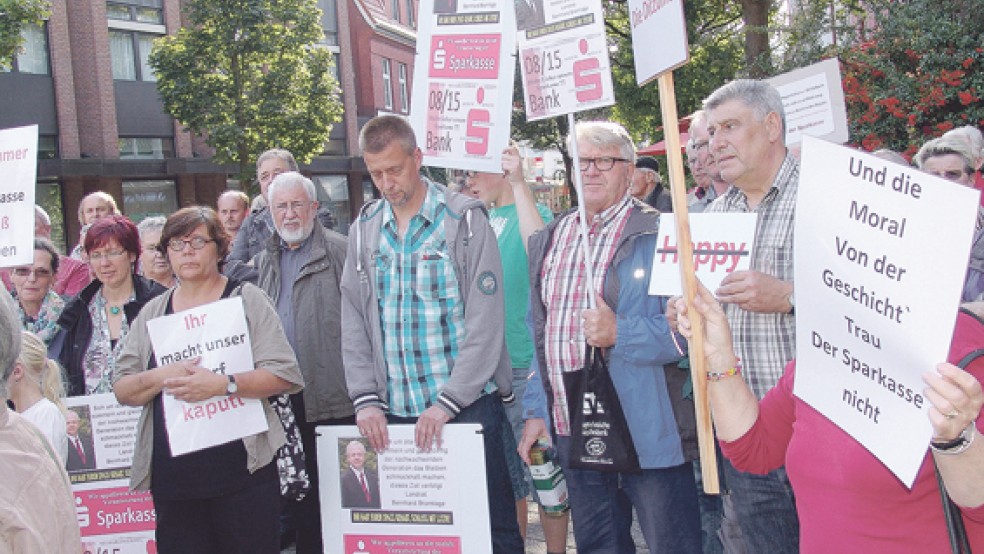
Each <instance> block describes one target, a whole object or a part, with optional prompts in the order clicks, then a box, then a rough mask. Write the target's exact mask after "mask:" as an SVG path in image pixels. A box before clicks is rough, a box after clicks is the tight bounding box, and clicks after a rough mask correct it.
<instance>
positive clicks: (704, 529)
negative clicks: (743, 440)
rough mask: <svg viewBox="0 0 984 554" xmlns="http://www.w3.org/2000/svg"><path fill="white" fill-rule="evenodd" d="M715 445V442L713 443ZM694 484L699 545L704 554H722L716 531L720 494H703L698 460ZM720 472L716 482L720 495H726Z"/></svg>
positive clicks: (721, 507) (718, 522)
mask: <svg viewBox="0 0 984 554" xmlns="http://www.w3.org/2000/svg"><path fill="white" fill-rule="evenodd" d="M715 444H716V441H715ZM693 463H694V484H695V485H696V486H697V502H698V505H699V506H700V531H701V543H702V544H703V550H704V554H721V553H722V552H724V545H723V544H721V537H719V536H718V531H720V530H721V516H722V513H723V512H724V507H723V506H722V504H721V495H720V494H705V493H704V476H703V475H701V464H700V458H698V459H696V460H694V462H693ZM720 467H721V457H720V456H718V469H719V470H720ZM721 473H722V472H721V471H718V476H719V478H718V482H719V485H720V489H721V494H726V488H727V486H726V485H725V481H724V479H721V478H720V475H721Z"/></svg>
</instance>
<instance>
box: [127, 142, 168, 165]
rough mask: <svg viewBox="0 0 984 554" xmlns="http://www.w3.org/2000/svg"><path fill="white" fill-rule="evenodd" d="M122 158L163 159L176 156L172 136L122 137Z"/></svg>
mask: <svg viewBox="0 0 984 554" xmlns="http://www.w3.org/2000/svg"><path fill="white" fill-rule="evenodd" d="M119 145H120V159H121V160H163V159H164V158H173V157H174V139H172V138H171V137H120V138H119Z"/></svg>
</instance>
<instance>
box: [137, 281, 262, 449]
mask: <svg viewBox="0 0 984 554" xmlns="http://www.w3.org/2000/svg"><path fill="white" fill-rule="evenodd" d="M147 332H148V333H149V334H150V340H151V343H152V344H153V346H154V355H155V357H156V360H157V365H158V367H160V366H164V365H167V364H171V363H174V362H180V361H182V360H187V359H189V358H199V357H200V358H201V362H199V365H201V366H202V367H206V368H208V369H211V370H212V371H214V372H215V373H220V374H222V375H235V374H237V373H242V372H245V371H251V370H253V351H252V348H251V346H250V339H249V328H248V327H247V325H246V313H245V312H244V311H243V300H242V298H240V297H238V296H236V297H233V298H226V299H224V300H219V301H217V302H212V303H211V304H206V305H204V306H199V307H197V308H191V309H189V310H185V311H183V312H178V313H176V314H172V315H166V316H161V317H158V318H154V319H152V320H150V321H148V322H147ZM163 401H164V416H165V420H166V423H167V435H168V443H169V444H170V446H171V454H172V455H174V456H179V455H181V454H186V453H188V452H194V451H196V450H202V449H204V448H208V447H210V446H216V445H219V444H225V443H227V442H232V441H234V440H237V439H241V438H243V437H248V436H250V435H255V434H257V433H262V432H264V431H266V430H267V422H266V416H265V415H264V413H263V406H262V404H261V401H260V400H258V399H255V398H240V397H239V396H236V395H233V396H222V397H213V398H209V399H208V400H203V401H201V402H183V401H181V400H178V399H176V398H174V397H173V396H171V395H169V394H164V395H163Z"/></svg>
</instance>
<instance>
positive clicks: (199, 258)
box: [113, 206, 304, 554]
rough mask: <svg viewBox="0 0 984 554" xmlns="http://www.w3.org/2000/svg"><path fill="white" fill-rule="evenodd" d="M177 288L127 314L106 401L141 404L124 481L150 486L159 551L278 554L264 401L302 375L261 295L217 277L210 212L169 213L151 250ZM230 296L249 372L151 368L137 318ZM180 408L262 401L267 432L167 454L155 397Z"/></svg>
mask: <svg viewBox="0 0 984 554" xmlns="http://www.w3.org/2000/svg"><path fill="white" fill-rule="evenodd" d="M158 248H160V249H161V250H162V251H165V250H166V253H167V259H168V262H169V263H170V265H171V267H172V268H173V269H174V272H175V273H176V274H177V277H178V284H177V286H175V287H174V288H172V289H170V290H169V291H167V292H166V293H164V294H163V295H161V296H160V297H158V298H155V299H154V300H152V301H151V302H149V303H148V304H147V306H146V307H145V308H144V310H143V311H142V312H141V313H140V316H139V317H138V318H137V320H136V322H135V324H134V326H133V331H132V333H131V334H130V336H129V337H128V338H127V341H126V344H125V345H124V348H123V351H122V353H121V354H120V358H119V371H118V372H117V374H116V375H115V376H114V378H113V379H114V386H113V390H114V391H115V392H116V398H117V399H119V401H120V402H121V403H123V404H126V405H129V406H142V407H143V414H141V417H140V423H139V425H138V428H137V440H136V448H135V450H134V453H133V465H132V471H131V477H130V485H131V486H132V487H133V488H134V489H138V490H148V489H149V490H150V491H151V494H152V495H153V497H154V508H155V510H156V511H157V531H156V532H157V547H158V549H159V550H160V551H161V552H188V553H196V552H200V553H210V552H229V553H233V552H239V553H245V552H264V553H266V552H268V553H270V554H276V553H278V552H280V528H279V517H280V479H279V476H278V473H277V464H276V463H275V462H274V453H275V452H276V451H277V449H278V448H280V447H281V446H282V445H283V444H284V443H285V436H284V428H283V426H282V424H281V422H280V419H279V418H278V416H277V415H276V414H275V413H274V412H273V410H272V409H271V408H270V405H269V403H268V402H267V401H266V400H265V399H267V398H269V397H270V396H274V395H278V394H283V393H292V394H293V393H297V392H299V391H300V390H301V387H302V386H303V382H304V380H303V378H302V377H301V372H300V369H299V368H298V367H297V360H296V358H295V357H294V351H293V350H291V347H290V344H289V343H288V342H287V338H286V337H285V336H284V333H283V330H282V327H281V325H280V318H279V317H278V315H277V312H276V310H275V309H274V307H273V304H272V303H271V302H270V299H269V298H268V297H267V296H266V294H264V293H263V291H262V290H260V289H259V288H257V287H256V286H254V285H251V284H249V283H241V282H238V281H236V280H234V279H231V278H229V277H226V276H225V275H223V274H222V272H221V265H222V260H223V258H225V256H226V253H227V252H228V251H229V236H228V235H227V234H226V232H225V231H224V230H223V229H222V223H221V222H220V221H219V218H218V216H217V215H216V213H215V211H214V210H212V209H211V208H206V207H197V206H194V207H189V208H183V209H181V210H179V211H177V212H176V213H174V214H173V215H171V216H170V217H169V218H168V220H167V224H165V225H164V230H163V232H162V235H161V242H160V245H159V246H158ZM236 296H238V297H239V298H240V299H241V300H242V307H243V311H244V312H245V316H246V323H247V326H248V329H249V344H250V347H251V350H252V354H253V367H252V368H251V369H249V370H246V371H240V372H237V373H234V374H229V375H222V374H220V373H214V372H212V371H211V370H209V369H206V368H204V367H202V366H201V365H200V364H201V359H200V358H185V359H183V360H180V361H177V362H173V363H169V364H166V365H162V366H158V365H157V363H156V357H155V355H154V352H153V348H152V344H151V339H150V336H149V333H148V330H147V322H148V321H150V320H153V319H155V318H158V317H160V316H164V315H170V314H175V313H180V312H183V311H186V310H190V309H193V308H197V307H200V306H203V305H206V304H210V303H212V302H216V301H218V300H221V299H223V298H229V297H236ZM164 394H169V395H172V396H173V397H174V398H176V399H178V400H181V401H184V402H200V401H203V400H209V399H212V398H225V397H227V396H233V395H235V396H237V397H242V398H258V399H263V401H262V406H263V410H264V412H265V414H266V419H267V423H268V430H267V431H265V432H262V433H260V434H258V435H254V436H251V437H247V438H244V439H242V440H233V441H230V442H226V443H224V444H220V445H217V446H212V447H208V448H205V449H202V450H197V451H194V452H189V453H186V454H182V455H180V456H173V455H172V454H171V446H170V442H169V440H168V430H167V426H166V425H165V421H164V401H163V395H164Z"/></svg>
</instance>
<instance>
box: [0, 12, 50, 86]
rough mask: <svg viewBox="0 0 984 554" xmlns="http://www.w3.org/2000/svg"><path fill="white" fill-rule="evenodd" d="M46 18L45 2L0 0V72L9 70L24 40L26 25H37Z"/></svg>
mask: <svg viewBox="0 0 984 554" xmlns="http://www.w3.org/2000/svg"><path fill="white" fill-rule="evenodd" d="M47 17H48V2H47V1H45V0H0V70H7V69H10V67H11V65H12V64H13V61H14V56H15V55H17V52H18V50H20V47H21V44H22V43H23V41H24V39H23V37H22V36H21V31H22V30H23V29H24V27H25V26H27V25H39V24H40V23H41V22H42V21H43V20H44V19H45V18H47Z"/></svg>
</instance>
